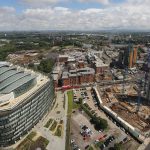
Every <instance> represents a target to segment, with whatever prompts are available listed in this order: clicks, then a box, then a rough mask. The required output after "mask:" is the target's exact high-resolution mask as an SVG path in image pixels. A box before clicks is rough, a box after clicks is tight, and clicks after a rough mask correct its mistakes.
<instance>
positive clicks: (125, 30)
mask: <svg viewBox="0 0 150 150" xmlns="http://www.w3.org/2000/svg"><path fill="white" fill-rule="evenodd" d="M4 32H6V33H7V32H91V33H92V32H112V33H113V32H150V29H149V30H144V29H139V30H138V29H115V30H113V29H109V30H106V29H105V30H61V29H55V30H53V29H52V30H51V29H49V30H44V29H43V30H6V31H2V30H0V33H4Z"/></svg>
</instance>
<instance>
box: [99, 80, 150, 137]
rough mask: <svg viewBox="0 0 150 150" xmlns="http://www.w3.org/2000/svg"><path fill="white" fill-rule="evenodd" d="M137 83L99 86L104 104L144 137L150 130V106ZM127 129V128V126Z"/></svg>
mask: <svg viewBox="0 0 150 150" xmlns="http://www.w3.org/2000/svg"><path fill="white" fill-rule="evenodd" d="M137 89H138V88H137V85H136V84H133V83H131V84H129V83H128V84H125V85H121V84H118V85H113V86H109V87H106V88H99V92H100V95H101V100H102V103H103V106H106V107H107V108H109V109H110V110H111V111H113V112H114V113H112V114H113V115H114V116H115V117H116V118H117V117H120V118H121V119H123V120H124V121H126V122H127V123H128V124H130V125H131V126H132V127H134V128H135V129H136V131H137V133H139V134H138V135H137V137H138V136H139V135H142V136H144V137H148V136H149V134H150V133H149V132H150V106H149V104H148V100H147V99H145V98H144V97H142V96H141V95H140V94H139V93H138V90H137ZM125 129H126V128H125Z"/></svg>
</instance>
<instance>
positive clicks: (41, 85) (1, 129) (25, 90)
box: [0, 63, 54, 147]
mask: <svg viewBox="0 0 150 150" xmlns="http://www.w3.org/2000/svg"><path fill="white" fill-rule="evenodd" d="M53 99H54V86H53V81H52V80H50V79H49V78H48V77H45V76H43V75H42V74H38V73H35V72H33V71H31V70H26V69H23V68H20V67H17V68H16V67H14V66H10V65H9V64H7V63H0V147H6V146H9V145H12V144H14V143H15V142H16V141H18V140H19V139H20V137H22V136H23V135H25V134H26V133H27V132H28V131H29V130H31V129H32V128H33V127H34V125H36V124H37V123H38V121H39V120H40V119H41V118H42V117H43V116H44V114H46V112H48V110H49V109H50V106H51V104H52V102H53Z"/></svg>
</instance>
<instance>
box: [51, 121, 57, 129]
mask: <svg viewBox="0 0 150 150" xmlns="http://www.w3.org/2000/svg"><path fill="white" fill-rule="evenodd" d="M56 126H57V121H55V120H54V121H53V124H52V126H51V127H50V130H51V131H54V130H55V128H56Z"/></svg>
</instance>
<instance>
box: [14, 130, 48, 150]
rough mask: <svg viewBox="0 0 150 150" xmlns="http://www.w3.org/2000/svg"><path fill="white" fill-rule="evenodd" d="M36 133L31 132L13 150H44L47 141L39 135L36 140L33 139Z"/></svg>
mask: <svg viewBox="0 0 150 150" xmlns="http://www.w3.org/2000/svg"><path fill="white" fill-rule="evenodd" d="M35 135H36V133H35V132H31V133H30V134H29V135H28V136H27V137H26V138H25V139H24V140H23V141H22V142H21V143H20V144H19V145H18V146H17V148H16V149H15V150H35V149H37V148H41V149H42V150H46V147H47V145H48V143H49V141H48V140H47V139H45V138H44V137H42V136H40V137H38V139H37V140H36V141H33V140H32V139H33V137H34V136H35Z"/></svg>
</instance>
